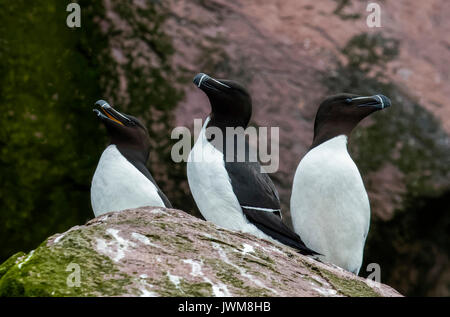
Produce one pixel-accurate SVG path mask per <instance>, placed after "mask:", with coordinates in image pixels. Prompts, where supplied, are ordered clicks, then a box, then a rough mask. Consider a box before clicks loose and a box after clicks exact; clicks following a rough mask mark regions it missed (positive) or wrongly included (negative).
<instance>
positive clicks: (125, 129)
mask: <svg viewBox="0 0 450 317" xmlns="http://www.w3.org/2000/svg"><path fill="white" fill-rule="evenodd" d="M95 105H96V106H98V107H99V108H100V110H98V109H94V110H93V111H94V112H95V113H96V114H97V116H98V118H100V120H101V121H102V122H103V124H104V125H105V127H106V130H107V131H108V135H109V137H110V141H111V144H115V145H116V146H117V148H118V149H119V150H120V151H121V152H122V154H123V155H125V153H124V152H126V154H128V155H129V156H130V155H131V156H132V157H133V158H134V159H136V160H139V161H143V162H144V163H145V162H146V161H147V158H148V154H149V151H150V137H149V134H148V131H147V129H146V128H145V127H144V125H143V124H142V123H141V122H140V121H139V120H138V119H137V118H135V117H133V116H130V115H127V114H124V113H120V112H119V111H117V110H115V109H114V108H113V107H111V106H110V105H109V104H108V103H107V102H106V101H104V100H99V101H97V102H96V103H95ZM126 156H127V155H126Z"/></svg>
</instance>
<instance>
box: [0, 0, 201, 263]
mask: <svg viewBox="0 0 450 317" xmlns="http://www.w3.org/2000/svg"><path fill="white" fill-rule="evenodd" d="M78 3H79V4H80V7H81V8H82V10H81V23H82V25H81V28H73V29H71V28H69V27H67V26H66V18H67V16H68V14H69V12H66V6H67V4H68V3H66V2H64V1H59V0H51V1H43V0H41V1H32V2H30V1H25V0H18V1H8V2H1V4H0V20H1V21H2V23H1V24H0V87H1V88H0V89H1V90H0V109H1V111H0V124H1V126H2V128H1V130H0V151H1V155H0V162H1V170H0V180H1V183H2V189H1V191H0V209H1V213H0V224H1V229H0V241H1V248H0V262H3V261H4V260H6V259H7V258H8V257H9V256H11V255H12V254H14V253H15V252H17V251H18V250H24V251H25V250H27V251H28V250H31V249H33V248H35V247H36V246H37V245H38V244H39V243H40V242H42V241H43V240H44V239H45V238H46V237H48V236H49V235H51V234H53V233H55V232H63V231H65V230H67V229H68V228H70V227H71V226H73V225H76V224H83V223H85V222H86V221H87V220H88V219H90V218H92V212H91V206H90V196H89V189H90V180H91V178H92V175H93V173H94V170H95V167H96V164H97V162H98V159H99V157H100V154H101V152H102V151H103V149H104V147H105V146H106V145H107V142H108V140H107V137H106V133H105V129H104V128H103V127H102V126H101V124H100V123H99V121H98V120H97V118H96V116H95V115H94V114H93V113H92V108H93V105H94V102H95V101H96V100H98V99H103V98H105V99H107V100H108V101H109V102H111V103H112V104H113V105H117V107H118V109H120V110H122V111H125V112H127V111H128V112H129V113H132V114H134V115H136V116H138V117H140V118H141V119H142V120H144V122H145V123H146V125H147V127H149V129H150V134H151V135H152V141H153V145H154V146H153V148H152V151H151V153H152V155H151V157H150V162H149V164H150V165H153V164H154V165H157V166H159V168H158V170H156V171H153V175H154V176H155V178H156V179H157V181H158V183H159V185H160V187H162V189H163V191H165V192H166V193H168V196H169V199H170V200H171V201H172V203H174V204H176V203H177V202H178V201H180V199H182V198H181V197H185V196H186V193H185V191H183V188H181V187H180V188H179V187H177V186H173V185H172V186H173V189H171V188H168V186H171V184H174V183H175V184H177V182H179V181H181V180H182V179H185V175H184V173H185V172H184V166H183V165H182V164H178V165H177V164H175V163H170V162H172V161H171V160H170V145H171V142H172V140H171V139H170V134H168V133H170V131H171V128H170V126H171V124H172V119H173V118H172V114H171V110H172V109H173V108H174V107H175V106H176V104H177V102H178V101H179V100H180V99H181V98H182V93H181V92H180V91H178V90H177V89H176V88H174V85H173V84H172V83H173V82H176V81H177V80H181V79H178V78H177V77H174V73H175V72H174V71H173V70H172V69H171V66H170V57H171V55H172V53H173V48H172V46H171V43H170V39H169V38H168V37H167V36H166V35H165V34H164V33H163V32H162V31H161V28H160V25H161V23H162V22H163V20H164V15H163V14H161V13H160V12H163V10H164V8H163V7H162V6H161V5H160V4H157V3H154V4H151V5H149V7H148V9H140V8H139V9H137V10H135V11H133V10H131V9H130V7H129V6H128V5H126V4H125V3H123V2H120V1H114V2H112V3H113V5H114V9H115V10H116V12H118V13H119V14H120V16H121V17H122V18H124V19H127V21H128V22H129V23H130V25H132V28H133V32H134V36H136V37H139V38H142V39H144V41H145V43H146V45H148V46H149V47H150V48H151V50H152V51H153V52H154V53H155V54H156V56H157V59H158V66H155V67H153V68H151V67H146V68H145V69H144V68H142V67H139V65H135V64H134V63H133V58H132V56H131V53H132V52H131V51H130V50H128V51H126V50H125V53H126V54H127V56H126V57H128V58H129V59H128V62H127V63H125V65H122V67H123V70H124V72H125V76H126V79H127V81H128V86H127V90H126V98H124V96H123V95H120V93H119V74H118V68H119V66H118V65H117V63H116V62H115V61H114V60H113V59H112V58H111V57H110V55H109V54H110V53H109V51H107V49H109V47H108V45H109V41H110V40H111V39H112V38H113V37H114V36H120V35H121V32H122V31H121V30H116V29H113V30H110V32H109V33H108V34H107V35H105V34H103V33H102V32H101V26H100V24H99V21H100V20H101V19H102V20H106V21H107V18H106V17H105V13H104V12H105V8H104V7H103V6H102V4H101V3H102V2H100V1H78ZM137 15H139V16H141V17H145V18H146V20H147V22H148V23H143V22H142V21H140V20H138V19H137V17H136V16H137ZM105 94H107V97H106V96H105ZM161 161H164V162H169V163H168V164H165V165H161V164H159V162H161ZM167 180H171V181H172V183H169V182H168V181H167ZM186 204H187V207H188V208H189V207H192V206H193V203H192V199H191V198H190V197H189V198H188V199H186Z"/></svg>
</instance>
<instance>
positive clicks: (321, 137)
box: [309, 122, 355, 150]
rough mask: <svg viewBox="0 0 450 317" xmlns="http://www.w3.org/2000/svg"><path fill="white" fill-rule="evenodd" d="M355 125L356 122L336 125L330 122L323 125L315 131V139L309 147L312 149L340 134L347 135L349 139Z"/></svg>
mask: <svg viewBox="0 0 450 317" xmlns="http://www.w3.org/2000/svg"><path fill="white" fill-rule="evenodd" d="M354 127H355V124H354V123H353V122H348V123H346V122H340V123H339V124H336V125H331V124H329V125H327V126H324V127H321V129H318V130H317V131H316V132H315V133H314V139H313V142H312V144H311V146H310V148H309V149H310V150H311V149H313V148H315V147H316V146H318V145H320V144H322V143H324V142H326V141H328V140H331V139H333V138H335V137H337V136H340V135H344V136H346V139H347V140H348V139H349V138H350V134H351V133H352V130H353V128H354Z"/></svg>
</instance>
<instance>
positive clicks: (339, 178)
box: [291, 135, 370, 273]
mask: <svg viewBox="0 0 450 317" xmlns="http://www.w3.org/2000/svg"><path fill="white" fill-rule="evenodd" d="M291 216H292V222H293V226H294V230H295V231H296V233H297V234H299V235H300V236H301V238H302V239H303V241H304V242H305V244H306V245H307V246H308V247H310V248H311V249H313V250H315V251H317V252H319V253H321V254H323V255H325V260H326V261H329V262H332V263H334V264H336V265H338V266H340V267H343V268H345V269H347V270H348V271H351V272H355V273H358V272H359V269H360V267H361V263H362V256H363V251H364V244H365V239H366V236H367V232H368V230H369V223H370V205H369V199H368V197H367V193H366V190H365V188H364V184H363V181H362V179H361V175H360V173H359V171H358V168H357V167H356V165H355V163H354V162H353V160H352V159H351V157H350V155H349V154H348V152H347V137H346V136H344V135H340V136H337V137H335V138H333V139H330V140H328V141H326V142H324V143H322V144H320V145H319V146H317V147H315V148H313V149H312V150H311V151H309V152H308V153H307V154H306V155H305V157H304V158H303V159H302V160H301V162H300V164H299V165H298V167H297V171H296V173H295V177H294V184H293V188H292V196H291Z"/></svg>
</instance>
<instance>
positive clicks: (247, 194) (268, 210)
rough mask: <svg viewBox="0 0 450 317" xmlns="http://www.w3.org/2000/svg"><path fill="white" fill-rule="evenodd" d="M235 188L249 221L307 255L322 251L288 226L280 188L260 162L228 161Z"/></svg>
mask: <svg viewBox="0 0 450 317" xmlns="http://www.w3.org/2000/svg"><path fill="white" fill-rule="evenodd" d="M225 168H226V170H227V172H228V175H229V177H230V180H231V185H232V187H233V192H234V194H235V195H236V197H237V199H238V201H239V204H240V205H241V208H242V211H243V212H244V215H245V216H246V217H247V219H248V221H250V222H251V223H252V224H254V225H255V226H256V227H257V228H258V229H259V230H261V231H262V232H264V233H265V234H267V235H268V236H270V237H272V238H274V239H275V240H278V241H280V242H281V243H283V244H286V245H288V246H291V247H293V248H296V249H298V250H299V252H300V253H302V254H305V255H313V254H318V253H317V252H314V251H313V250H311V249H309V248H308V247H307V246H306V245H305V244H304V243H303V241H302V240H301V238H300V237H299V236H298V235H297V234H296V233H295V232H293V231H292V230H291V229H289V227H287V226H286V225H285V224H284V223H283V222H282V220H281V217H280V211H281V207H280V200H279V198H278V192H277V190H276V188H275V186H274V184H273V182H272V180H271V179H270V177H269V176H268V175H267V174H266V173H261V170H260V169H261V166H260V164H259V163H258V162H225Z"/></svg>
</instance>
